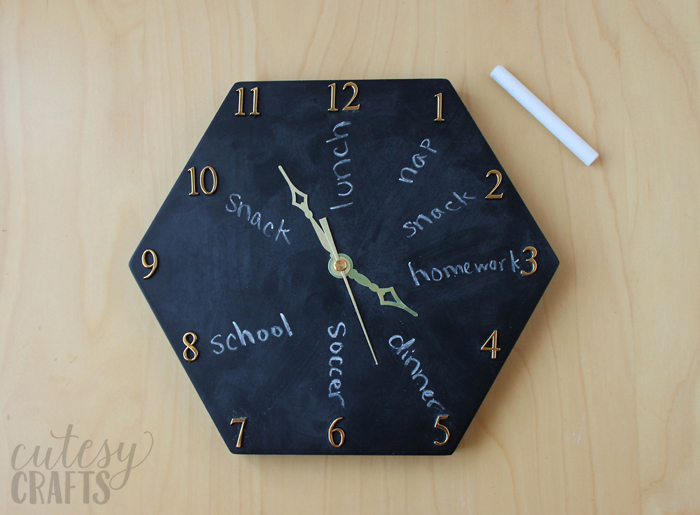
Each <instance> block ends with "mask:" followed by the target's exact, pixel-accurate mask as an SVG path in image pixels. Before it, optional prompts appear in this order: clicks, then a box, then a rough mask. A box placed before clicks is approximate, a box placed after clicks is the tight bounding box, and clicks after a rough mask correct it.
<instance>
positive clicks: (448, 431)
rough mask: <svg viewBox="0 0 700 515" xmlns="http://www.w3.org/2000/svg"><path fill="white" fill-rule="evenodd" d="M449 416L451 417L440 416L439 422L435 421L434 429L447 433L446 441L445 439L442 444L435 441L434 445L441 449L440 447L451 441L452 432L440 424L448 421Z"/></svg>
mask: <svg viewBox="0 0 700 515" xmlns="http://www.w3.org/2000/svg"><path fill="white" fill-rule="evenodd" d="M448 416H449V415H440V416H439V417H438V418H437V420H436V421H435V426H433V427H435V428H436V429H441V430H442V431H444V432H445V439H444V440H443V441H442V442H438V441H437V440H435V441H434V442H433V443H434V444H435V445H437V446H438V447H440V446H442V445H445V444H446V443H447V441H448V440H449V439H450V430H449V429H447V428H446V427H445V426H443V425H442V424H441V423H440V422H442V421H443V420H447V417H448Z"/></svg>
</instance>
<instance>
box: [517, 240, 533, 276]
mask: <svg viewBox="0 0 700 515" xmlns="http://www.w3.org/2000/svg"><path fill="white" fill-rule="evenodd" d="M523 252H530V254H531V256H530V257H529V258H527V259H526V261H528V262H529V263H530V264H531V265H532V270H530V271H529V272H526V271H525V270H521V271H520V275H522V276H528V275H532V274H534V273H535V270H537V261H535V257H536V256H537V249H536V248H535V247H525V248H524V249H523Z"/></svg>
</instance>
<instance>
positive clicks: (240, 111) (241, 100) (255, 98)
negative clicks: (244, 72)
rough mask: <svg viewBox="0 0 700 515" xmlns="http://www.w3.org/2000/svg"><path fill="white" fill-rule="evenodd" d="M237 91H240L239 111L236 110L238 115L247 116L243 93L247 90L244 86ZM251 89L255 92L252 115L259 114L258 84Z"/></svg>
mask: <svg viewBox="0 0 700 515" xmlns="http://www.w3.org/2000/svg"><path fill="white" fill-rule="evenodd" d="M236 91H238V111H237V112H236V116H245V113H244V112H243V93H244V92H245V90H244V89H243V88H238V89H237V90H236ZM250 91H252V92H253V110H252V111H251V112H250V115H251V116H259V115H260V113H259V112H258V88H257V86H256V87H254V88H252V89H251V90H250Z"/></svg>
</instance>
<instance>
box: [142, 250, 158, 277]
mask: <svg viewBox="0 0 700 515" xmlns="http://www.w3.org/2000/svg"><path fill="white" fill-rule="evenodd" d="M149 254H150V255H151V263H150V264H149V263H148V261H147V260H146V256H147V255H149ZM141 264H142V265H143V267H144V268H148V269H150V270H151V271H150V272H148V275H144V276H143V278H144V279H148V278H149V277H151V276H152V275H153V274H155V273H156V268H158V256H157V255H156V253H155V252H154V251H152V250H151V249H146V250H144V251H143V254H142V255H141Z"/></svg>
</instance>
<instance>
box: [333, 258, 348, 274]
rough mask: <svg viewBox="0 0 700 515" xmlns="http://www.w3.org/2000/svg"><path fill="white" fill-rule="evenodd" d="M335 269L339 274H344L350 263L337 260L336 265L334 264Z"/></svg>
mask: <svg viewBox="0 0 700 515" xmlns="http://www.w3.org/2000/svg"><path fill="white" fill-rule="evenodd" d="M333 268H335V269H336V271H338V272H344V271H345V270H347V268H348V262H347V261H345V260H344V259H343V258H340V259H336V260H335V263H333Z"/></svg>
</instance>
